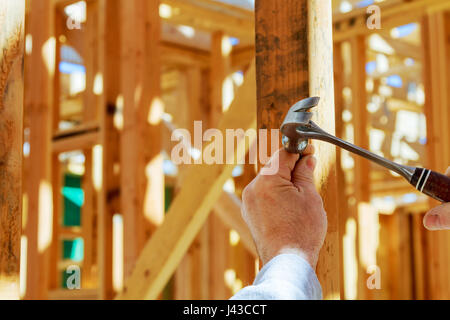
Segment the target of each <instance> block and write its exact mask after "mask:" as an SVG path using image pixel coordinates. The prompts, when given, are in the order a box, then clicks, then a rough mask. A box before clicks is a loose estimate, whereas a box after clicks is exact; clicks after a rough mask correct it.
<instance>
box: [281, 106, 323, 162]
mask: <svg viewBox="0 0 450 320" xmlns="http://www.w3.org/2000/svg"><path fill="white" fill-rule="evenodd" d="M319 100H320V98H319V97H311V98H307V99H304V100H301V101H299V102H297V103H296V104H294V105H293V106H292V107H291V108H290V109H289V111H288V113H287V115H286V117H285V118H284V121H283V124H282V125H281V133H282V135H283V140H282V142H283V146H284V148H285V149H286V150H287V151H288V152H290V153H300V154H301V153H302V152H303V151H304V150H305V148H306V147H307V146H308V139H304V138H303V137H302V136H301V135H300V134H299V133H298V131H297V128H298V127H300V126H306V125H308V124H309V122H310V120H311V118H312V116H313V114H312V113H311V112H309V110H310V109H311V108H314V107H315V106H317V105H318V104H319Z"/></svg>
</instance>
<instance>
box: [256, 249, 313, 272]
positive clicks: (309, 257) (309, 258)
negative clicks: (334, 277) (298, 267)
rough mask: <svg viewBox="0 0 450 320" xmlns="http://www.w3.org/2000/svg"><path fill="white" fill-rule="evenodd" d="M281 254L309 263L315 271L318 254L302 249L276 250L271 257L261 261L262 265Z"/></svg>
mask: <svg viewBox="0 0 450 320" xmlns="http://www.w3.org/2000/svg"><path fill="white" fill-rule="evenodd" d="M281 254H295V255H297V256H299V257H300V258H302V259H303V260H305V261H306V262H308V263H309V265H310V266H311V268H312V269H313V270H316V266H317V260H318V258H319V253H318V252H317V253H316V252H314V251H309V250H305V249H302V248H297V247H291V246H286V247H283V248H281V249H279V250H277V251H276V252H275V253H274V254H273V255H270V256H267V257H266V259H264V260H263V264H264V265H265V264H266V263H268V262H269V261H270V260H272V259H273V258H275V257H276V256H279V255H281Z"/></svg>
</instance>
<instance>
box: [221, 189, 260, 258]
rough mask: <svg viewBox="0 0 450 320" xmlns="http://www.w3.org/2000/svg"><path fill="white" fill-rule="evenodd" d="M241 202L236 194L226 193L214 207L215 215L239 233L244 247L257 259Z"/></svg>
mask: <svg viewBox="0 0 450 320" xmlns="http://www.w3.org/2000/svg"><path fill="white" fill-rule="evenodd" d="M241 205H242V203H241V200H240V199H239V198H238V197H237V196H236V195H234V194H232V193H229V192H226V191H224V192H223V193H222V195H221V196H220V198H219V200H218V201H217V203H216V205H215V206H214V213H215V214H216V215H217V216H218V217H219V218H220V219H221V220H222V222H223V223H224V224H225V225H226V226H227V227H228V228H230V229H234V230H236V231H237V233H239V236H240V238H241V242H242V243H243V245H244V247H245V248H246V249H247V250H248V251H249V252H250V253H251V254H252V255H253V256H254V257H255V259H256V258H258V253H257V252H256V248H255V243H254V242H253V238H252V235H251V233H250V230H249V229H248V227H247V225H246V224H245V222H244V220H243V219H242V216H241Z"/></svg>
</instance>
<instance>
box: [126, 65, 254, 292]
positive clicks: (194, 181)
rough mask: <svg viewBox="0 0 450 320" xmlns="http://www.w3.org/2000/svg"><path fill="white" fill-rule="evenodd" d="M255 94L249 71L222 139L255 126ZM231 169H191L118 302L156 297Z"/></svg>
mask: <svg viewBox="0 0 450 320" xmlns="http://www.w3.org/2000/svg"><path fill="white" fill-rule="evenodd" d="M255 91H256V87H255V69H254V67H252V68H251V69H250V70H249V71H248V72H247V75H246V81H245V82H244V84H243V85H242V87H241V88H240V90H239V92H238V95H237V97H236V99H235V100H234V102H233V104H232V105H231V107H230V109H229V110H228V111H227V112H226V113H225V114H224V117H223V118H222V120H221V122H220V124H219V126H218V128H219V129H220V130H221V132H222V134H223V135H224V136H225V129H236V128H242V129H244V130H247V129H249V128H254V127H255V126H256V118H255V113H254V107H255V106H256V101H255ZM242 143H244V142H243V141H242V140H241V141H239V143H238V146H235V152H236V155H237V157H238V158H240V157H243V156H244V155H245V153H246V151H247V149H248V146H246V147H245V148H242V149H246V150H241V148H239V145H242ZM236 150H237V151H236ZM241 152H244V153H243V154H241ZM233 167H234V166H233V165H225V164H217V165H207V164H203V165H196V166H191V168H190V169H189V172H188V173H187V175H186V183H185V184H184V185H183V186H182V188H181V190H180V192H179V194H178V196H177V197H176V198H175V200H174V201H173V203H172V205H171V207H170V209H169V212H168V213H167V217H166V219H165V222H164V223H163V225H162V226H160V227H159V229H158V230H157V231H156V232H155V233H154V234H153V236H152V238H151V239H150V240H149V242H148V243H147V244H146V246H145V248H144V249H143V251H142V253H141V255H140V257H139V260H138V262H137V264H136V268H135V269H134V272H133V274H132V275H131V277H130V278H129V280H128V282H127V284H126V286H125V288H124V291H123V292H122V294H120V295H119V297H118V298H119V299H155V298H156V297H157V296H158V294H159V293H160V291H161V290H162V288H163V287H164V285H165V284H166V283H167V281H168V280H169V278H170V276H171V275H172V273H173V272H174V270H175V269H176V267H177V265H178V263H179V262H180V261H181V259H182V257H183V256H184V254H185V252H186V250H187V249H188V248H189V246H190V245H191V243H192V241H193V239H194V238H195V236H196V234H197V233H198V231H199V230H200V228H201V226H202V225H203V223H204V222H205V221H206V219H207V217H208V214H209V212H210V211H211V209H212V207H213V205H214V203H215V202H216V201H217V199H218V198H219V196H220V194H221V192H222V186H223V184H224V183H225V181H226V180H227V179H228V178H229V177H230V176H231V172H232V170H233Z"/></svg>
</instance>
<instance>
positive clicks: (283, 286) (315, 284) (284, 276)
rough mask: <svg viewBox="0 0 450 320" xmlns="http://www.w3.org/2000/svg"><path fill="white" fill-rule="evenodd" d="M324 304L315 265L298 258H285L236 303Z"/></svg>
mask: <svg viewBox="0 0 450 320" xmlns="http://www.w3.org/2000/svg"><path fill="white" fill-rule="evenodd" d="M248 298H250V299H275V300H321V299H322V288H321V286H320V283H319V280H318V279H317V276H316V274H315V272H314V270H313V269H312V268H311V265H310V264H309V263H308V262H307V261H306V260H304V259H303V258H302V257H300V256H298V255H296V254H281V255H278V256H276V257H274V258H273V259H272V260H270V261H269V263H267V264H266V265H265V266H264V267H263V268H262V269H261V271H260V272H259V273H258V275H257V276H256V278H255V281H254V283H253V285H252V286H249V287H247V288H244V289H243V290H241V291H240V292H239V293H237V294H236V295H235V296H234V297H233V298H232V299H248Z"/></svg>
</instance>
